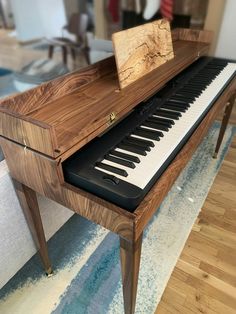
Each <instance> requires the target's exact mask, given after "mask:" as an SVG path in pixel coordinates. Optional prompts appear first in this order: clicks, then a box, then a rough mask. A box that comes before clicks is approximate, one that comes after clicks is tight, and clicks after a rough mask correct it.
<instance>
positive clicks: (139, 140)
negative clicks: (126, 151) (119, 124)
mask: <svg viewBox="0 0 236 314" xmlns="http://www.w3.org/2000/svg"><path fill="white" fill-rule="evenodd" d="M129 138H131V139H134V140H135V141H136V143H139V144H145V145H148V146H150V147H154V146H155V145H154V143H153V142H152V141H148V140H144V139H142V138H137V137H134V136H129Z"/></svg>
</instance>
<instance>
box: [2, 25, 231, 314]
mask: <svg viewBox="0 0 236 314" xmlns="http://www.w3.org/2000/svg"><path fill="white" fill-rule="evenodd" d="M172 38H173V46H174V55H175V56H174V59H172V60H171V61H168V62H167V63H165V64H164V65H162V66H160V67H159V68H158V69H156V70H153V71H152V72H151V73H149V74H148V75H146V76H144V77H143V78H142V79H139V80H138V81H136V82H134V83H132V84H130V85H129V86H127V87H125V88H124V89H122V90H120V89H119V84H118V78H117V71H116V65H115V60H114V58H113V57H111V58H109V59H106V60H104V61H101V62H99V63H97V64H95V65H91V66H89V67H87V68H85V69H83V70H81V71H78V72H74V73H71V74H69V75H66V76H64V77H61V78H59V79H56V80H54V81H51V82H48V83H45V84H43V85H41V86H39V87H37V88H35V89H32V90H30V91H27V92H25V93H23V94H18V95H15V96H12V97H9V98H7V99H5V100H2V101H1V103H0V135H1V137H0V145H1V147H2V149H3V152H4V155H5V158H6V161H7V164H8V167H9V170H10V174H11V176H12V178H13V182H14V184H15V188H16V191H17V194H18V197H19V200H20V203H21V205H22V208H23V209H24V212H25V215H26V217H27V219H28V222H29V226H30V228H31V231H32V235H33V236H34V239H35V243H36V245H37V246H38V249H39V252H40V255H41V258H42V261H43V265H44V268H45V270H46V272H47V273H50V272H51V271H52V268H51V264H50V260H49V256H48V252H47V245H46V241H45V236H44V231H43V226H42V222H41V218H40V213H39V208H38V204H37V198H36V193H35V192H38V193H40V194H42V195H44V196H46V197H48V198H50V199H52V200H55V201H57V202H58V203H60V204H63V205H64V206H66V207H68V208H69V209H71V210H73V211H74V212H76V213H77V214H79V215H81V216H83V217H85V218H87V219H89V220H91V221H93V222H96V223H98V224H100V225H102V226H103V227H105V228H107V229H109V230H111V231H112V232H115V233H117V234H118V235H119V237H120V252H121V254H120V256H121V265H122V278H123V292H124V308H125V313H134V310H135V300H136V290H137V282H138V272H139V263H140V253H141V245H142V233H143V230H144V228H145V226H146V224H147V223H148V221H149V220H150V219H151V217H152V215H153V214H154V212H155V211H156V209H157V208H158V206H159V205H160V204H161V202H162V200H163V199H164V197H165V195H166V194H167V193H168V191H169V189H170V188H171V186H172V184H173V183H174V181H175V179H176V178H177V177H178V175H179V173H180V172H181V170H182V169H183V168H184V166H185V165H186V163H187V162H188V160H189V159H190V158H191V156H192V154H193V152H194V151H195V149H196V148H197V146H198V144H199V143H200V142H201V140H202V138H203V137H204V135H205V133H206V132H207V130H208V129H209V127H210V125H211V124H212V122H213V121H214V119H215V117H216V115H217V114H218V113H219V111H220V110H221V109H222V108H223V107H224V105H225V104H227V102H228V101H229V100H230V103H229V106H227V108H226V114H225V117H224V123H223V124H222V128H221V132H220V137H219V140H218V145H217V147H218V148H217V150H218V149H219V145H220V143H221V140H222V137H223V134H224V129H225V127H226V125H227V122H228V118H229V115H230V111H231V109H232V106H233V101H234V94H235V90H236V80H233V81H232V82H231V83H230V85H229V86H228V87H227V89H226V90H225V91H224V93H223V94H222V96H221V97H220V99H218V101H217V102H216V104H215V105H214V106H213V107H212V109H211V110H210V111H209V113H208V114H207V116H206V117H205V118H204V120H203V121H202V122H201V124H200V125H199V127H198V128H197V129H196V130H195V132H194V133H193V135H192V136H191V138H190V139H189V141H188V142H187V143H186V145H185V146H184V147H183V148H182V150H181V151H180V153H179V154H178V155H177V156H176V158H175V159H174V160H173V162H172V163H171V164H170V166H169V167H168V168H167V169H166V171H165V172H164V174H163V175H162V176H161V177H160V179H159V180H158V181H157V182H156V184H155V185H154V186H153V188H152V189H151V190H150V192H149V193H148V194H147V195H146V197H145V198H144V199H143V201H142V202H141V204H140V205H139V206H138V207H137V208H136V210H135V211H134V212H133V213H130V212H128V211H126V210H125V209H123V208H120V207H118V206H116V205H114V204H111V203H109V202H107V201H105V200H103V199H101V198H99V197H97V196H94V195H92V194H90V193H88V192H85V191H83V190H81V189H79V188H76V187H74V186H72V185H69V184H68V183H66V182H64V177H63V171H62V162H63V161H64V160H66V159H67V158H68V157H70V156H71V155H72V154H73V153H74V152H76V151H77V150H79V149H80V148H81V147H82V146H84V145H85V144H86V143H87V142H89V141H90V140H92V139H93V138H94V137H96V136H97V135H99V134H101V133H102V132H104V131H105V130H107V129H108V128H109V127H112V125H113V124H114V123H116V122H117V121H119V120H121V119H122V118H123V117H124V116H125V115H126V114H127V113H128V112H130V111H131V110H132V109H133V108H134V107H135V106H136V105H137V104H138V103H140V102H141V101H143V100H145V99H148V98H149V97H150V96H152V95H153V94H154V93H156V92H157V91H158V90H159V89H160V88H161V87H162V86H164V84H165V83H166V82H168V81H169V80H170V79H171V78H172V77H174V76H175V75H176V74H178V73H179V72H181V71H182V70H183V69H184V68H186V67H187V66H188V65H190V64H191V63H192V62H194V61H195V60H196V59H197V58H199V57H200V56H203V55H206V54H207V52H208V49H209V44H210V40H211V33H210V32H206V31H193V30H184V29H182V30H175V31H174V32H173V33H172Z"/></svg>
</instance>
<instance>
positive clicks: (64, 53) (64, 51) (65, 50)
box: [61, 46, 67, 65]
mask: <svg viewBox="0 0 236 314" xmlns="http://www.w3.org/2000/svg"><path fill="white" fill-rule="evenodd" d="M61 49H62V60H63V63H64V64H65V65H67V48H66V46H61Z"/></svg>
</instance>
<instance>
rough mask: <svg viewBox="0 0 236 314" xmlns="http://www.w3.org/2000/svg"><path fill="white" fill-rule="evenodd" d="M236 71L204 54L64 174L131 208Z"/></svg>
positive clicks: (83, 152) (77, 156) (85, 150)
mask: <svg viewBox="0 0 236 314" xmlns="http://www.w3.org/2000/svg"><path fill="white" fill-rule="evenodd" d="M235 73H236V64H235V63H232V62H228V61H226V60H222V59H216V58H209V57H203V58H201V59H200V60H198V61H196V62H195V63H194V64H193V65H191V66H190V67H189V68H187V69H186V70H185V71H184V72H183V73H181V75H179V76H177V77H176V78H174V79H172V81H171V82H169V83H168V84H167V86H166V87H165V88H163V90H161V91H160V92H159V93H157V94H156V95H154V96H153V97H152V98H151V99H150V100H148V101H146V102H143V103H141V104H140V105H139V107H138V108H137V109H136V110H135V111H134V112H132V113H131V114H130V115H129V116H128V117H127V118H125V119H124V120H123V121H122V122H121V123H119V124H118V125H116V126H115V127H114V128H113V129H112V130H111V131H108V132H107V133H106V134H104V135H103V136H101V137H98V138H95V139H94V140H93V141H92V142H91V143H89V144H88V145H86V146H85V147H84V148H82V149H81V150H80V151H78V152H77V153H76V154H74V155H72V156H71V157H70V158H69V159H68V160H66V161H65V162H64V163H63V169H64V175H65V180H66V181H67V182H68V183H71V184H73V185H75V186H77V187H80V188H83V189H85V190H87V191H89V192H91V193H93V194H95V195H98V196H100V197H103V198H105V199H106V200H108V201H111V202H113V203H115V204H117V205H119V206H121V207H123V208H126V209H127V210H129V211H131V212H133V211H134V210H135V208H136V207H137V206H138V204H139V203H140V202H141V200H142V199H143V198H144V196H145V195H146V193H147V192H148V191H149V190H150V188H151V187H152V186H153V184H154V183H155V182H156V180H157V179H158V178H159V177H160V175H161V174H162V173H163V172H164V170H165V169H166V167H167V166H168V165H169V164H170V162H171V161H172V160H173V158H174V157H175V156H176V154H177V153H178V152H179V150H180V149H181V148H182V146H183V145H184V144H185V143H186V141H187V140H188V138H189V137H190V135H191V134H192V133H193V131H194V130H195V129H196V128H197V126H198V125H199V122H200V121H201V120H202V119H203V117H204V116H205V115H206V113H207V112H208V111H209V109H210V108H211V106H212V105H213V104H214V101H215V100H216V99H217V98H218V97H219V96H220V94H221V92H222V91H223V90H224V89H225V88H226V86H227V85H228V84H229V82H230V81H231V80H232V78H234V76H235Z"/></svg>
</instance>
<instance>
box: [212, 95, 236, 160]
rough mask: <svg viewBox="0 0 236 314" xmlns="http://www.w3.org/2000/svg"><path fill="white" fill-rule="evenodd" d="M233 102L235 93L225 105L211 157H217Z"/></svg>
mask: <svg viewBox="0 0 236 314" xmlns="http://www.w3.org/2000/svg"><path fill="white" fill-rule="evenodd" d="M234 102H235V95H233V96H232V97H231V98H230V100H229V103H228V104H227V105H226V108H225V112H224V116H223V120H222V123H221V128H220V133H219V137H218V140H217V143H216V148H215V153H214V155H213V158H217V155H218V152H219V150H220V145H221V143H222V140H223V137H224V134H225V130H226V128H227V125H228V123H229V118H230V115H231V112H232V109H233V105H234Z"/></svg>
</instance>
